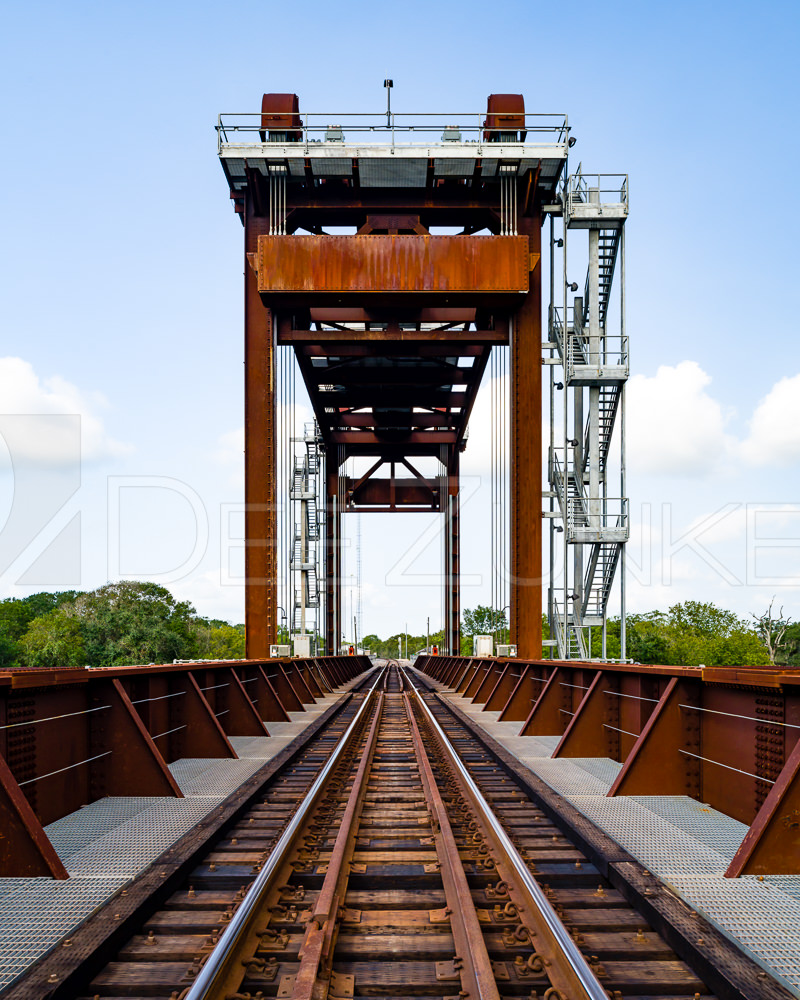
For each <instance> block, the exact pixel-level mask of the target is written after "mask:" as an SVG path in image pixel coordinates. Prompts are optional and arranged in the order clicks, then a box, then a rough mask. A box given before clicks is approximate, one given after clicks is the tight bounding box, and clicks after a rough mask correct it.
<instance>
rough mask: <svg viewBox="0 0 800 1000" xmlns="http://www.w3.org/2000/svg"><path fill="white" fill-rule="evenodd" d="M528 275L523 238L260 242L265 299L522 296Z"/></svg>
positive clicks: (305, 238)
mask: <svg viewBox="0 0 800 1000" xmlns="http://www.w3.org/2000/svg"><path fill="white" fill-rule="evenodd" d="M529 270H530V258H529V251H528V240H527V238H526V237H524V236H259V238H258V290H259V291H260V292H261V293H262V294H266V295H277V294H281V293H286V292H295V293H296V292H302V293H303V294H305V295H307V296H308V297H309V299H313V296H315V295H319V294H321V293H325V292H341V293H342V294H353V293H357V294H358V295H359V296H360V297H361V298H362V299H363V297H364V296H365V295H367V296H368V295H371V294H374V293H376V292H393V293H404V292H426V293H440V294H446V293H449V292H450V293H452V292H476V293H483V292H495V293H496V292H503V293H509V292H516V293H519V292H526V291H527V290H528V274H529ZM537 360H538V359H537Z"/></svg>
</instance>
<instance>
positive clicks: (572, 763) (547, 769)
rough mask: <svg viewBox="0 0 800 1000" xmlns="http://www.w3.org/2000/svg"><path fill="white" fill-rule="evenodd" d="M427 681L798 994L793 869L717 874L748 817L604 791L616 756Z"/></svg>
mask: <svg viewBox="0 0 800 1000" xmlns="http://www.w3.org/2000/svg"><path fill="white" fill-rule="evenodd" d="M426 680H427V681H428V682H429V683H430V682H431V678H430V677H426ZM433 683H435V684H436V686H437V687H438V688H439V690H441V691H442V692H446V694H445V697H446V698H447V699H448V700H449V701H450V702H451V703H452V704H453V705H454V706H455V707H457V708H458V709H460V710H461V711H462V712H463V713H464V714H465V715H467V716H469V717H470V718H471V719H473V720H474V721H475V722H476V723H477V724H478V725H479V726H480V727H481V728H482V729H483V730H484V731H485V732H486V733H488V735H490V736H491V737H493V738H494V739H495V740H497V742H498V743H500V744H502V745H503V746H504V747H505V748H506V749H507V750H508V751H509V752H510V753H511V754H513V755H514V757H516V758H517V759H518V760H519V761H520V763H522V764H523V765H524V766H525V767H526V768H527V769H528V770H529V771H531V772H532V773H533V774H534V775H536V776H537V777H538V778H541V780H542V781H544V782H546V784H548V785H549V786H550V787H551V788H552V789H553V790H554V791H556V792H558V794H559V795H561V796H563V797H564V798H565V799H566V800H567V801H568V802H570V803H571V804H572V805H573V806H574V807H575V808H576V809H577V810H578V811H579V812H580V813H581V814H582V815H583V816H585V817H586V818H587V819H589V820H591V821H592V823H594V824H596V825H597V826H598V827H599V828H600V829H601V830H603V831H604V832H605V833H607V834H608V835H609V836H610V837H611V838H612V839H613V840H615V841H616V842H617V843H618V844H619V845H620V846H621V847H623V848H625V850H627V851H628V852H629V853H630V854H631V855H633V856H634V857H635V858H636V859H637V860H638V861H640V862H641V863H642V864H644V865H646V867H647V868H648V869H649V870H650V871H651V872H652V873H653V874H655V875H657V876H658V877H659V878H660V879H661V880H662V881H663V882H664V883H665V884H666V885H667V886H668V887H669V889H671V890H672V891H673V892H674V893H675V894H676V895H677V896H679V897H680V898H681V899H683V900H685V901H686V902H687V903H688V904H689V905H690V906H691V907H692V908H693V909H695V910H697V911H699V912H700V913H701V914H702V915H703V916H705V917H706V919H708V920H709V921H710V922H711V923H713V924H715V925H716V926H717V927H718V928H719V929H720V931H722V933H724V934H725V935H726V936H727V937H729V938H731V939H732V940H733V941H735V942H736V943H737V944H738V945H739V946H740V947H742V948H743V949H744V950H745V951H746V952H748V953H749V954H750V955H751V956H752V957H753V958H754V959H755V960H756V961H757V962H758V963H759V964H760V965H762V966H763V967H764V968H766V969H768V970H769V971H770V972H771V973H772V975H774V976H776V977H777V978H779V979H781V980H782V981H783V982H784V983H785V984H786V986H787V987H788V988H789V989H791V990H793V991H794V992H796V993H797V994H798V995H799V996H800V937H799V936H798V928H799V927H800V876H796V875H771V876H770V875H766V876H749V875H745V876H742V877H741V878H737V879H731V878H727V879H726V878H725V877H724V875H725V871H726V869H727V868H728V865H729V864H730V862H731V861H732V859H733V857H734V855H735V853H736V851H737V849H738V847H739V845H740V844H741V842H742V840H743V838H744V835H745V833H746V832H747V830H748V827H747V826H746V824H744V823H739V822H738V821H737V820H735V819H731V818H730V817H729V816H726V815H724V814H723V813H721V812H719V811H718V810H716V809H712V808H711V807H710V806H708V805H705V804H703V803H702V802H697V801H696V800H695V799H692V798H689V797H688V796H681V795H637V796H625V795H621V796H617V797H615V798H607V797H606V793H607V792H608V790H609V788H610V787H611V784H612V782H613V780H614V778H615V777H616V776H617V773H618V772H619V770H620V769H621V767H622V765H621V764H619V763H617V762H616V761H613V760H610V759H608V758H601V757H596V758H574V757H573V758H569V759H566V758H560V759H551V756H550V755H551V753H552V752H553V750H554V749H555V746H556V744H557V743H558V742H559V740H560V739H561V737H560V736H519V735H518V733H519V723H518V722H499V721H498V718H499V715H500V712H490V711H486V710H485V709H484V706H483V705H482V704H473V703H472V699H471V698H464V697H462V696H460V695H456V694H452V693H451V692H449V691H447V688H446V687H445V686H444V685H442V684H439V683H438V682H433Z"/></svg>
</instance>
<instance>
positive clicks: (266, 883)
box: [184, 668, 385, 1000]
mask: <svg viewBox="0 0 800 1000" xmlns="http://www.w3.org/2000/svg"><path fill="white" fill-rule="evenodd" d="M384 669H385V668H383V669H381V670H380V671H379V673H378V677H377V679H376V680H375V683H374V684H373V685H372V687H371V688H370V689H369V691H368V692H367V695H366V697H365V698H364V701H363V702H362V704H361V707H360V708H359V710H358V711H357V712H356V714H355V717H354V718H353V721H352V722H351V723H350V725H349V726H348V727H347V729H346V730H345V732H344V734H343V735H342V738H341V739H340V740H339V742H338V743H337V744H336V747H335V749H334V750H333V752H332V753H331V755H330V757H329V758H328V761H327V763H326V764H325V766H324V767H323V769H322V770H321V771H320V773H319V774H318V775H317V777H316V779H315V781H314V784H313V785H312V786H311V788H310V789H309V790H308V792H307V794H306V797H305V798H304V799H303V801H302V802H301V803H300V805H299V807H298V809H297V811H296V812H295V814H294V815H293V816H292V818H291V820H290V821H289V824H288V826H287V827H286V829H285V830H284V831H283V833H282V834H281V836H280V838H279V839H278V842H277V844H276V845H275V847H274V848H273V849H272V851H271V852H270V855H269V857H268V858H267V860H266V861H265V862H264V866H263V868H262V869H261V871H260V872H259V873H258V875H257V876H256V878H255V880H254V881H253V884H252V885H251V886H250V888H249V890H248V891H247V894H246V896H245V897H244V899H243V900H242V902H241V903H240V905H239V907H238V909H237V910H236V912H235V913H234V915H233V917H232V919H231V922H230V923H229V924H228V926H227V927H226V928H225V931H224V932H223V934H222V936H221V937H220V939H219V941H218V943H217V945H216V946H215V948H214V950H213V951H212V952H211V953H210V954H209V956H208V958H207V959H206V961H205V964H204V965H203V967H202V969H201V970H200V972H199V974H198V976H197V979H195V981H194V983H192V986H191V988H190V989H189V992H188V993H187V994H186V996H185V998H184V1000H208V998H210V997H212V996H213V993H212V992H211V991H212V990H214V989H215V988H217V987H219V986H221V985H222V980H223V978H224V976H225V975H227V974H228V973H229V971H230V963H231V961H233V960H234V959H236V957H237V955H236V951H237V948H238V946H239V944H240V942H241V940H242V938H243V937H244V936H245V935H246V934H247V932H248V930H249V928H250V926H251V924H252V922H253V921H254V920H255V919H256V917H257V916H258V907H259V904H260V903H261V900H262V898H263V896H264V894H265V893H266V892H267V891H268V889H269V887H270V882H271V881H272V879H273V878H274V876H275V873H276V871H277V869H278V867H279V865H280V864H281V863H282V862H283V860H284V859H285V857H286V855H287V854H288V852H289V849H290V848H291V846H292V842H293V840H294V837H295V835H296V833H297V831H298V829H299V828H300V827H301V825H302V824H303V823H304V822H305V820H306V819H307V818H308V816H309V814H310V812H311V810H312V809H313V807H314V805H315V803H316V800H317V798H318V796H319V793H320V792H321V790H322V788H323V786H324V784H325V782H326V781H327V780H328V777H329V775H330V773H331V771H332V770H333V769H334V767H335V766H336V764H337V762H338V760H339V758H340V757H341V755H342V753H343V752H344V750H345V748H346V747H347V745H348V744H349V742H350V740H351V739H352V737H353V735H354V733H355V731H356V728H357V726H358V723H359V721H360V720H361V717H362V715H363V714H364V712H365V711H366V710H367V706H368V705H369V704H370V702H371V701H372V696H373V694H374V693H375V691H376V689H377V687H378V685H379V684H380V682H381V679H382V677H383V671H384Z"/></svg>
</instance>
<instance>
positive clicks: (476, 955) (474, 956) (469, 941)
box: [403, 694, 500, 1000]
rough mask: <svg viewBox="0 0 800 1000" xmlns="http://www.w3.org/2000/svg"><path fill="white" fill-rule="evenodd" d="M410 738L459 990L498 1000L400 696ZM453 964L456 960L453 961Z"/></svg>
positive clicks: (446, 826)
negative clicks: (459, 964)
mask: <svg viewBox="0 0 800 1000" xmlns="http://www.w3.org/2000/svg"><path fill="white" fill-rule="evenodd" d="M403 700H404V707H405V711H406V716H407V717H408V724H409V726H410V728H411V739H412V741H413V744H414V753H415V755H416V759H417V767H418V768H419V773H420V777H421V779H422V787H423V789H424V791H425V801H426V804H427V806H428V809H429V810H430V813H431V816H432V817H433V831H434V833H433V836H434V840H435V842H436V845H437V855H438V857H439V863H440V867H441V872H442V883H443V886H444V892H445V898H446V900H447V909H448V910H449V911H450V912H449V914H448V915H449V917H450V927H451V930H452V933H453V941H454V942H455V946H456V954H458V955H460V956H462V961H463V967H462V968H461V969H460V970H459V973H460V979H461V986H462V990H465V991H466V992H467V994H468V995H469V996H475V997H481V998H484V1000H499V997H500V992H499V990H498V988H497V982H496V980H495V977H494V971H493V969H492V962H491V959H490V958H489V952H488V951H487V949H486V941H485V940H484V937H483V932H482V930H481V925H480V922H479V920H478V915H477V912H476V910H475V905H474V903H473V901H472V894H471V893H470V888H469V883H468V882H467V877H466V874H465V873H464V866H463V863H462V860H461V855H460V854H459V850H458V845H457V843H456V839H455V836H454V835H453V830H452V827H451V826H450V820H449V818H448V815H447V808H446V807H445V804H444V800H443V799H442V795H441V793H440V791H439V789H438V787H437V785H436V778H435V776H434V774H433V771H432V769H431V765H430V761H429V760H428V752H427V751H426V749H425V746H424V744H423V741H422V736H421V735H420V731H419V726H418V725H417V720H416V719H415V718H414V711H413V708H412V702H411V698H410V696H409V695H408V694H406V695H404V696H403ZM454 964H455V963H454Z"/></svg>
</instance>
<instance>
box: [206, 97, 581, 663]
mask: <svg viewBox="0 0 800 1000" xmlns="http://www.w3.org/2000/svg"><path fill="white" fill-rule="evenodd" d="M387 82H388V81H387ZM218 133H219V155H220V159H221V162H222V166H223V169H224V171H225V175H226V177H227V179H228V182H229V185H230V191H231V198H232V199H233V202H234V206H235V209H236V211H237V213H238V214H239V215H240V217H241V219H242V222H243V224H244V230H245V258H246V263H245V373H246V374H245V378H246V394H245V408H246V417H245V467H246V477H245V481H246V486H245V500H246V523H245V532H246V540H245V544H246V578H247V586H246V624H247V644H248V655H249V656H251V657H260V656H265V655H267V654H268V652H269V645H270V643H273V642H275V641H276V636H277V627H278V614H279V610H278V601H277V592H276V575H277V566H276V547H277V518H276V511H277V508H278V505H279V501H280V499H281V498H280V497H279V496H278V489H279V485H278V481H277V475H276V434H275V427H276V385H275V357H276V350H277V348H278V347H279V346H281V345H291V346H292V347H293V348H294V352H295V356H296V359H297V364H298V365H299V368H300V371H301V373H302V376H303V379H304V381H305V384H306V387H307V389H308V392H309V396H310V398H311V403H312V406H313V409H314V413H315V416H316V420H317V422H318V424H319V428H320V431H321V435H322V440H323V446H324V451H325V461H326V491H325V511H324V522H325V538H326V541H325V566H324V581H325V596H326V615H325V632H326V648H327V649H328V650H331V651H333V650H335V649H336V647H337V645H338V642H339V639H340V636H341V631H342V624H343V622H342V610H341V587H340V578H341V549H340V544H339V543H340V539H341V529H342V523H341V519H342V516H343V515H344V514H345V513H346V512H348V511H352V510H359V511H398V512H399V511H438V512H441V513H442V515H443V517H444V519H445V525H446V529H445V530H446V541H445V546H444V548H445V567H444V586H445V591H446V593H445V602H444V603H445V646H446V647H447V648H448V649H449V650H452V651H454V652H457V651H458V647H459V615H460V606H459V562H460V558H459V556H460V539H459V459H460V455H461V452H462V451H463V449H464V447H465V443H466V433H467V422H468V419H469V415H470V411H471V408H472V405H473V403H474V400H475V396H476V393H477V391H478V387H479V384H480V381H481V377H482V375H483V373H484V370H485V368H486V364H487V361H488V359H489V355H490V353H491V350H492V347H494V346H502V345H510V348H511V363H510V375H511V399H510V409H511V424H510V434H511V442H510V451H511V455H510V458H511V482H510V495H511V512H510V521H511V524H510V550H511V551H510V573H511V580H510V595H511V641H512V642H516V643H517V645H518V647H519V655H520V656H528V657H532V656H539V655H540V650H541V615H542V528H541V525H542V499H541V498H542V483H541V472H542V456H541V441H542V433H541V413H542V407H541V367H542V361H541V355H542V333H541V312H542V304H541V269H540V253H541V227H542V218H543V206H547V205H548V204H550V203H552V202H553V201H554V200H555V195H556V187H557V185H558V182H559V178H560V176H561V173H562V171H563V168H564V164H565V162H566V156H567V148H568V140H569V130H568V125H567V121H566V118H565V117H564V116H553V115H526V114H525V109H524V102H523V98H522V96H521V95H515V94H511V95H509V94H495V95H492V96H491V97H490V98H489V101H488V110H487V113H486V115H485V116H484V115H477V114H476V115H473V116H465V115H453V116H443V115H442V116H432V115H399V114H394V113H391V112H388V111H387V113H386V115H385V116H383V117H379V116H375V115H372V116H344V117H343V118H342V120H341V123H340V124H338V125H330V124H329V123H327V122H324V121H322V120H321V116H316V117H314V116H311V115H306V114H301V112H300V109H299V101H298V98H297V96H296V95H294V94H265V95H264V98H263V102H262V110H261V113H260V114H259V115H224V116H221V117H220V121H219V126H218ZM352 456H358V458H359V459H361V460H364V459H368V460H369V467H368V469H367V471H365V472H364V474H363V475H361V476H359V477H348V476H347V475H345V472H344V470H345V463H346V462H347V460H348V459H349V458H350V457H352ZM423 458H424V459H426V460H427V461H428V463H429V462H430V459H431V458H432V459H435V460H436V461H437V462H438V469H439V470H440V471H439V474H438V475H433V476H431V475H423V474H422V473H421V472H420V471H418V469H417V465H418V464H419V463H420V459H423ZM401 469H402V470H403V472H404V475H403V476H400V475H398V473H399V471H400V470H401Z"/></svg>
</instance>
